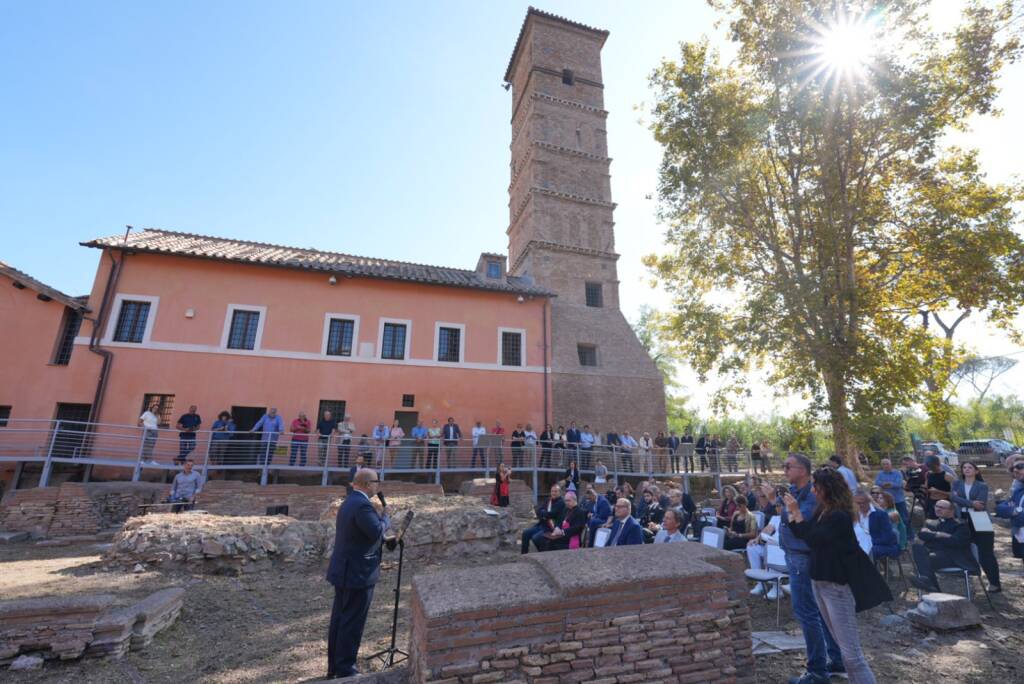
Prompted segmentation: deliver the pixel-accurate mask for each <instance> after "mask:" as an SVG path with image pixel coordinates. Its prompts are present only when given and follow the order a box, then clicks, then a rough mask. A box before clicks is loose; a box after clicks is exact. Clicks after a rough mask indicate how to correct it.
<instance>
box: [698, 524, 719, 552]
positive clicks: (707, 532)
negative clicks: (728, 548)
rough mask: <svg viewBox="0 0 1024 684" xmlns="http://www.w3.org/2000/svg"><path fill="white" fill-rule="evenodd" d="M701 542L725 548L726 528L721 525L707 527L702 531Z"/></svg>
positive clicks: (717, 547)
mask: <svg viewBox="0 0 1024 684" xmlns="http://www.w3.org/2000/svg"><path fill="white" fill-rule="evenodd" d="M700 543H701V544H704V545H705V546H710V547H712V548H715V549H724V548H725V530H723V529H722V528H720V527H705V528H704V529H702V530H701V531H700Z"/></svg>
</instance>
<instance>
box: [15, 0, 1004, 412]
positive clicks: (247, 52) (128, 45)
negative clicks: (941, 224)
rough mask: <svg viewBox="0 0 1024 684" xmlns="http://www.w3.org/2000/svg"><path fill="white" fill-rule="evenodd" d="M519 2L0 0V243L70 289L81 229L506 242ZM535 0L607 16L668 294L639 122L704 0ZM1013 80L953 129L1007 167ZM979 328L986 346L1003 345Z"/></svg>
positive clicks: (627, 221) (644, 224)
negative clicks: (990, 113) (654, 79)
mask: <svg viewBox="0 0 1024 684" xmlns="http://www.w3.org/2000/svg"><path fill="white" fill-rule="evenodd" d="M939 5H940V6H942V7H944V8H945V10H946V12H948V10H949V8H950V7H955V5H956V3H945V2H944V0H942V1H940V3H939ZM526 7H527V5H526V4H525V3H519V2H505V1H502V2H494V1H491V2H479V1H477V2H468V1H454V0H448V1H443V2H430V3H425V2H417V3H414V2H391V3H366V2H358V3H357V2H313V1H302V2H292V3H280V2H276V3H270V2H259V1H255V0H251V1H247V2H240V1H237V0H231V1H219V2H187V1H176V2H170V1H160V2H145V3H138V2H131V3H130V2H123V3H116V2H88V3H69V2H52V1H34V2H22V3H15V2H6V3H3V4H0V83H2V84H3V87H2V89H0V107H2V109H0V111H2V112H3V114H2V118H0V150H2V153H0V231H2V234H3V236H4V237H6V238H7V239H5V240H4V241H3V246H2V248H0V259H2V260H4V261H7V262H8V263H10V264H12V265H13V266H15V267H17V268H20V269H22V270H24V271H27V272H29V273H30V274H32V275H33V276H35V277H37V278H39V279H40V280H42V281H44V282H46V283H48V284H51V285H53V286H55V287H57V288H59V289H62V290H64V291H66V292H69V293H71V294H80V293H84V292H87V291H88V290H89V287H90V285H91V282H92V279H93V276H94V273H95V267H96V262H97V258H98V253H97V252H95V251H94V250H88V249H85V248H83V247H80V246H78V242H79V241H80V240H86V239H90V238H93V237H98V236H105V235H112V234H119V233H121V232H123V230H124V225H125V224H132V225H133V226H135V227H136V228H144V227H149V226H156V227H162V228H168V229H175V230H183V231H190V232H197V233H204V234H210V235H220V236H227V237H236V238H244V239H251V240H259V241H268V242H277V243H283V244H289V245H299V246H309V247H318V248H322V249H329V250H337V251H343V252H349V253H354V254H363V255H368V256H381V257H389V258H394V259H401V260H408V261H418V262H427V263H435V264H443V265H450V266H459V267H465V268H472V267H474V265H475V264H476V260H477V257H478V256H479V254H480V252H482V251H504V250H505V249H506V248H507V242H506V238H505V228H506V226H507V223H508V204H507V203H508V199H507V184H508V163H509V151H508V141H509V115H510V108H511V95H510V94H509V93H507V92H506V91H505V90H504V89H502V88H501V81H502V77H503V74H504V71H505V66H506V64H507V62H508V59H509V56H510V53H511V50H512V47H513V45H514V42H515V39H516V36H517V34H518V31H519V28H520V25H521V23H522V20H523V17H524V15H525V12H526ZM541 7H542V9H545V10H548V11H551V12H555V13H558V14H562V15H564V16H567V17H569V18H572V19H575V20H578V21H582V22H585V23H588V24H591V25H595V26H598V27H600V28H605V29H608V30H610V31H611V36H610V38H609V40H608V43H607V44H606V46H605V49H604V53H603V61H604V81H605V96H606V102H605V105H606V108H607V109H608V110H609V111H610V113H611V114H610V117H609V120H608V126H609V148H610V154H611V155H612V157H613V158H614V161H613V163H612V194H613V199H614V200H615V201H617V202H618V203H619V208H618V210H617V211H616V231H617V240H618V249H619V251H620V253H621V254H622V258H621V260H620V263H619V276H620V280H621V289H622V302H623V309H624V312H625V313H626V315H627V317H630V318H633V317H634V316H635V312H636V310H637V308H638V307H639V306H640V305H641V304H643V303H652V304H659V303H662V302H663V299H662V296H661V295H660V293H658V292H656V291H652V290H651V289H650V288H649V287H648V286H647V284H646V280H647V276H646V274H645V271H644V269H643V267H642V266H641V264H640V258H641V257H642V256H643V255H644V254H646V253H649V252H651V251H654V250H657V249H658V246H659V242H660V237H661V235H662V228H661V227H660V226H659V225H658V224H657V222H656V221H655V218H654V211H655V208H656V207H655V202H654V201H653V200H651V199H648V196H649V195H651V194H652V193H654V192H655V183H656V175H657V164H658V159H659V151H658V148H657V146H656V145H655V143H654V141H653V140H652V139H651V136H650V133H649V131H648V130H647V129H646V127H645V126H644V125H643V124H642V123H641V122H640V121H639V119H640V118H641V116H642V114H643V111H642V110H643V107H642V103H643V101H644V100H645V99H647V98H649V92H648V89H647V83H646V78H647V75H648V74H649V73H650V72H651V70H652V69H653V68H654V67H655V66H656V65H657V63H658V61H659V60H660V59H661V58H662V57H666V56H672V55H674V54H676V53H677V51H678V47H677V46H678V43H679V41H682V40H694V39H697V38H699V37H700V36H701V35H702V34H705V33H707V34H711V35H712V36H713V38H714V40H715V42H716V43H718V44H724V41H722V40H721V33H720V29H716V28H715V27H714V26H713V22H714V19H715V17H714V15H713V13H712V12H711V10H709V9H708V7H707V6H706V4H705V3H704V2H702V1H700V0H676V1H674V2H653V1H651V2H645V3H642V4H641V3H628V2H612V1H584V0H573V1H569V0H565V1H551V2H546V3H543V4H542V5H541ZM1022 84H1024V69H1022V68H1021V67H1020V65H1018V66H1015V67H1014V68H1013V69H1012V70H1011V71H1010V72H1009V73H1008V78H1007V79H1006V81H1005V82H1004V88H1005V89H1006V91H1007V94H1006V95H1005V96H1004V97H1003V98H1002V100H1001V104H1002V106H1003V108H1004V109H1005V111H1006V116H1005V118H1003V119H1002V120H997V121H991V120H985V121H979V122H978V126H976V130H975V132H973V133H970V134H968V135H967V136H965V138H966V139H964V140H962V141H961V142H966V143H968V144H972V145H977V146H979V147H981V149H982V153H983V154H982V159H983V161H984V162H985V163H986V164H987V165H988V167H989V168H990V169H991V170H992V172H993V176H994V177H996V178H1004V177H1006V176H1007V175H1008V174H1010V173H1011V172H1014V171H1016V170H1018V168H1019V163H1018V161H1017V160H1016V159H1015V158H1014V152H1013V150H1012V149H1011V148H1012V146H1009V145H1006V141H1007V140H1010V139H1016V138H1017V131H1016V130H1015V129H1014V128H1011V126H1012V122H1013V121H1014V120H1017V121H1020V120H1022V119H1024V102H1022V90H1024V88H1021V85H1022ZM638 106H639V107H640V109H636V108H637V107H638ZM976 336H977V340H978V344H979V346H981V347H982V348H983V349H985V350H988V353H998V352H1002V351H1005V350H1006V349H1008V348H1012V345H1009V344H1008V343H1007V342H1006V341H1005V340H1003V339H1002V338H1000V337H998V336H996V337H992V338H990V337H989V336H988V335H987V334H986V333H985V331H984V330H982V329H978V330H977V331H976ZM1022 358H1024V357H1022ZM1021 365H1024V364H1021ZM687 377H688V376H687V375H686V374H685V372H684V373H683V378H684V380H686V379H687ZM1022 377H1024V374H1022ZM687 383H688V384H689V385H692V383H690V382H689V381H688V380H687ZM702 392H703V389H697V388H695V389H694V390H693V393H694V394H696V395H700V394H702ZM696 403H698V404H701V403H702V401H701V400H700V399H699V398H698V400H697V402H696ZM774 405H775V403H773V402H772V401H770V400H769V399H768V398H764V399H763V400H759V401H758V402H756V404H755V406H756V408H759V409H763V410H768V409H770V408H771V407H772V406H774Z"/></svg>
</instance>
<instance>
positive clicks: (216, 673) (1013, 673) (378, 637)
mask: <svg viewBox="0 0 1024 684" xmlns="http://www.w3.org/2000/svg"><path fill="white" fill-rule="evenodd" d="M997 538H998V542H997V553H998V554H999V555H1000V561H1001V562H1000V565H1001V567H1002V569H1003V572H1004V580H1003V587H1004V593H1003V594H1001V595H996V596H993V602H994V604H995V607H996V609H997V610H998V613H996V612H993V611H992V610H990V609H989V608H988V605H987V604H986V603H985V601H984V597H980V598H979V599H978V600H977V605H978V606H979V608H981V610H982V614H983V616H984V618H985V622H986V624H985V627H984V628H982V629H978V630H972V631H968V632H961V633H957V634H952V635H940V634H927V633H925V632H921V631H912V630H910V629H909V628H907V629H906V630H900V629H892V628H885V627H882V626H881V625H879V622H878V621H879V619H880V618H881V617H883V616H885V615H888V614H889V613H890V610H889V609H887V608H886V607H879V608H876V609H875V610H872V611H870V612H868V613H866V614H862V615H861V616H860V625H861V638H862V640H863V642H864V645H865V648H866V650H867V652H868V654H869V657H870V660H871V665H872V667H873V668H874V671H875V675H876V677H877V679H878V681H879V682H897V681H898V682H901V683H902V684H917V683H920V684H924V683H926V682H938V681H942V682H943V684H951V683H956V682H964V683H967V682H978V681H1000V682H1014V681H1024V659H1022V658H1021V654H1022V653H1024V613H1022V610H1021V606H1022V603H1024V582H1022V573H1021V563H1020V561H1018V560H1015V559H1013V558H1011V557H1010V554H1009V544H1008V541H1007V539H1008V534H1007V532H1006V531H1005V530H999V531H998V532H997ZM101 552H102V547H100V546H98V545H96V544H81V545H77V546H67V547H49V548H47V547H38V546H34V545H26V544H17V545H13V546H5V547H0V596H3V597H4V598H22V597H31V596H43V595H48V594H54V593H80V592H108V593H112V594H115V595H116V596H118V597H119V598H122V599H123V600H125V601H128V600H129V599H132V598H135V597H136V596H140V595H143V594H146V593H149V592H152V591H155V590H157V589H160V588H164V587H167V586H184V587H186V588H187V590H188V595H187V597H186V600H185V606H184V609H183V611H182V614H181V618H180V619H179V620H178V622H177V623H176V624H175V625H174V626H173V627H171V628H170V629H168V630H167V631H165V632H163V633H162V634H160V635H159V636H158V637H157V639H156V641H155V642H154V643H153V645H152V646H151V647H150V648H149V649H148V650H147V651H146V652H144V653H135V652H133V653H130V654H129V655H128V656H127V657H125V658H124V659H122V660H120V661H103V660H90V661H79V662H72V663H47V665H46V666H45V667H44V668H43V669H42V670H40V671H36V672H24V673H15V672H7V671H4V672H3V673H2V675H0V680H3V681H4V682H12V683H14V684H23V683H24V684H27V683H31V684H40V683H43V682H75V683H82V684H92V683H96V684H99V683H103V684H107V683H111V684H112V683H119V682H126V683H131V684H139V683H146V684H149V683H153V684H157V683H162V682H183V681H194V682H204V683H205V682H210V683H214V684H236V683H242V682H246V683H248V682H300V681H306V680H311V679H316V678H318V677H320V676H322V675H323V673H324V672H325V670H326V665H325V659H326V643H325V640H324V639H325V633H326V630H327V622H328V618H329V615H330V601H331V597H332V592H331V588H330V587H329V585H328V584H327V583H326V582H325V581H324V580H323V570H322V568H321V567H320V566H319V565H299V564H295V565H281V566H278V567H276V568H275V569H272V570H266V571H262V572H259V573H256V574H252V575H244V576H242V577H238V578H231V577H219V576H206V575H191V574H182V573H169V572H162V571H148V572H144V573H139V574H133V573H125V572H123V571H121V570H108V569H107V568H105V567H104V566H103V565H102V564H101V563H100V556H99V554H100V553H101ZM514 557H515V552H514V551H509V552H505V553H503V554H497V555H490V556H487V557H484V558H479V559H472V560H469V561H467V562H465V563H463V564H462V565H473V564H477V563H495V562H501V561H503V560H505V559H511V558H514ZM385 558H386V560H385V565H384V568H383V571H382V575H381V578H382V581H381V584H379V585H378V587H377V591H376V593H375V595H374V603H373V607H372V609H371V612H370V621H369V623H368V625H367V630H366V636H365V638H364V641H363V650H362V653H363V654H364V655H366V654H369V653H372V652H374V651H376V650H379V649H382V648H384V647H385V646H387V644H388V641H389V638H390V629H391V606H392V602H393V599H394V586H395V579H396V575H397V573H396V568H395V566H394V565H395V563H394V562H395V561H396V560H397V556H393V555H389V556H386V557H385ZM437 568H438V566H436V565H435V566H424V565H414V564H412V563H408V562H407V563H406V566H405V569H404V571H403V578H402V579H403V583H402V585H403V586H402V597H403V608H402V610H401V611H400V614H399V621H400V623H399V634H400V636H399V646H400V647H405V646H406V644H405V633H406V631H407V626H408V621H407V610H406V605H405V604H406V599H407V597H408V596H409V590H410V588H409V580H410V578H411V576H412V574H413V573H415V572H422V571H424V570H436V569H437ZM948 586H949V588H950V589H956V590H958V591H962V585H961V586H959V587H958V586H956V585H955V584H950V585H948ZM975 586H977V585H976V584H975ZM914 596H915V594H914V592H913V591H911V592H910V593H909V594H908V595H907V596H906V597H905V598H904V599H898V600H897V601H896V602H895V603H894V605H893V606H892V610H894V611H896V612H900V611H903V610H905V609H906V608H909V607H911V606H912V603H911V602H910V601H908V600H906V599H910V598H913V597H914ZM751 605H752V610H753V616H754V629H755V630H758V631H760V630H775V629H776V626H775V608H774V605H769V604H767V603H766V602H765V601H763V600H755V601H753V602H752V604H751ZM782 615H783V623H782V626H781V628H780V629H782V630H787V631H790V632H792V633H794V634H798V633H799V630H798V628H797V626H796V623H795V622H794V621H793V620H792V618H791V615H792V613H791V610H790V608H789V605H788V603H787V604H783V612H782ZM376 667H379V665H377V664H373V663H371V664H368V667H366V668H364V669H376ZM802 668H803V653H802V652H791V653H784V654H778V655H772V656H760V657H758V658H757V675H758V681H759V682H765V683H768V682H771V683H773V684H774V683H776V682H785V681H786V680H787V678H788V677H789V676H792V675H794V674H798V673H799V672H800V671H802Z"/></svg>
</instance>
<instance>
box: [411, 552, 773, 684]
mask: <svg viewBox="0 0 1024 684" xmlns="http://www.w3.org/2000/svg"><path fill="white" fill-rule="evenodd" d="M742 570H743V559H742V558H741V557H739V556H738V555H736V554H732V553H727V552H724V551H718V550H716V549H712V548H710V547H707V546H703V545H700V544H663V545H658V546H653V547H652V546H642V547H637V546H634V547H617V548H611V549H587V550H581V551H559V552H552V553H544V554H531V555H529V556H525V557H523V559H521V560H520V561H519V562H515V563H507V564H503V565H494V566H489V567H475V568H468V569H463V570H455V571H446V572H440V573H435V574H430V575H418V576H417V577H415V578H414V580H413V596H412V634H411V637H410V651H411V654H410V666H409V667H410V671H409V681H410V682H415V683H416V684H423V683H426V682H433V683H435V684H439V683H441V682H443V683H444V684H481V683H484V682H528V683H529V684H557V683H560V682H582V681H590V682H601V683H602V684H615V683H625V682H644V683H649V682H655V681H660V680H666V681H673V682H710V681H714V682H753V681H754V679H755V678H754V661H753V655H752V650H751V640H750V613H749V609H748V606H747V602H746V599H745V593H746V587H745V585H744V582H743V579H742V578H743V572H742Z"/></svg>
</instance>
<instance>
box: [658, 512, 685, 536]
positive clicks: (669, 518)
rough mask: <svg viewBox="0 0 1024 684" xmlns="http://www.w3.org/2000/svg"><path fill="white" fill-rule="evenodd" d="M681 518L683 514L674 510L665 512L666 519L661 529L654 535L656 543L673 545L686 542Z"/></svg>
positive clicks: (663, 520)
mask: <svg viewBox="0 0 1024 684" xmlns="http://www.w3.org/2000/svg"><path fill="white" fill-rule="evenodd" d="M681 518H682V514H681V513H680V512H679V511H678V510H676V509H674V508H670V509H668V510H667V511H665V517H664V518H663V519H662V521H661V529H659V530H658V533H657V534H656V535H654V543H655V544H671V543H673V542H683V541H686V537H684V536H683V529H682V520H681Z"/></svg>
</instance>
